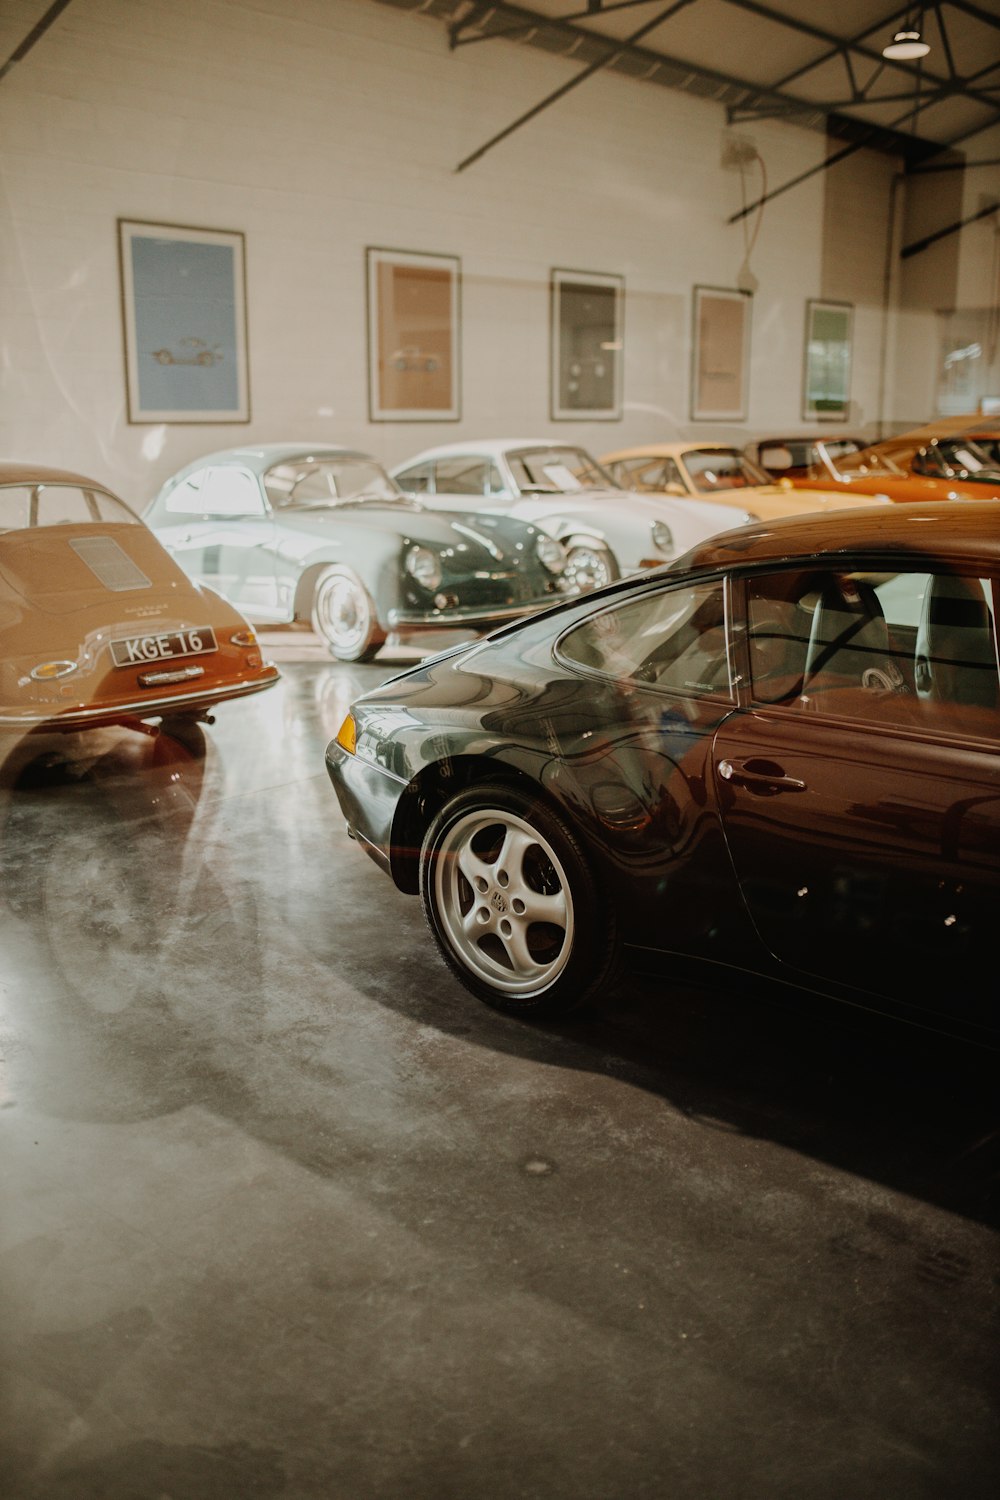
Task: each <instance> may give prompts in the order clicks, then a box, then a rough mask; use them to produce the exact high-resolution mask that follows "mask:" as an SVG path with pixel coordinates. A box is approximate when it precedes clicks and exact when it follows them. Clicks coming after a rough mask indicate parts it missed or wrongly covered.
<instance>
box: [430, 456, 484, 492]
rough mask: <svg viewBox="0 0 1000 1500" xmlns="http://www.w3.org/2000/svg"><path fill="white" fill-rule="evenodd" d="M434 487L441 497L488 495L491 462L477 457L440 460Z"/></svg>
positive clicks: (436, 468)
mask: <svg viewBox="0 0 1000 1500" xmlns="http://www.w3.org/2000/svg"><path fill="white" fill-rule="evenodd" d="M434 487H435V489H436V491H437V493H438V494H439V495H488V494H489V492H490V465H489V462H488V461H487V460H486V459H485V458H477V457H475V456H466V457H456V458H441V459H438V462H437V464H436V465H435V469H434Z"/></svg>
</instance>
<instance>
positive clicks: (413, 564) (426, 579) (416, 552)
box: [406, 547, 441, 589]
mask: <svg viewBox="0 0 1000 1500" xmlns="http://www.w3.org/2000/svg"><path fill="white" fill-rule="evenodd" d="M406 571H407V572H408V573H409V575H410V577H411V578H415V579H416V581H417V582H418V583H419V584H420V586H421V588H425V589H436V588H437V586H438V584H439V583H440V582H441V560H440V558H438V557H435V555H434V553H433V552H431V550H430V549H429V548H428V547H411V548H410V550H409V552H408V553H407V554H406Z"/></svg>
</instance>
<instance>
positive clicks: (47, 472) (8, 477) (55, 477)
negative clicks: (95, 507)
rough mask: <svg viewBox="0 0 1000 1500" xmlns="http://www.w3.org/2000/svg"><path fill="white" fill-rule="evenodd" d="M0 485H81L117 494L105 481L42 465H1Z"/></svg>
mask: <svg viewBox="0 0 1000 1500" xmlns="http://www.w3.org/2000/svg"><path fill="white" fill-rule="evenodd" d="M0 484H80V485H89V486H90V487H91V489H96V490H104V491H106V493H107V494H109V495H114V493H115V492H114V490H112V489H109V487H108V486H107V485H106V484H105V483H104V482H103V480H100V479H92V478H90V477H89V476H88V475H86V474H77V473H76V472H75V471H74V470H72V469H49V468H43V467H42V466H41V465H40V464H14V463H0Z"/></svg>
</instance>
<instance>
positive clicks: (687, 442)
mask: <svg viewBox="0 0 1000 1500" xmlns="http://www.w3.org/2000/svg"><path fill="white" fill-rule="evenodd" d="M694 452H698V453H739V454H742V453H743V449H742V448H741V447H740V445H739V443H718V442H707V443H703V442H700V441H699V439H698V438H686V439H684V440H683V441H681V440H677V439H674V440H672V441H671V442H669V443H641V444H640V445H639V446H638V447H632V448H616V449H615V450H614V452H613V453H604V454H602V455H601V458H600V460H599V462H601V463H610V461H611V460H612V459H615V458H677V457H679V456H680V455H683V454H685V453H694Z"/></svg>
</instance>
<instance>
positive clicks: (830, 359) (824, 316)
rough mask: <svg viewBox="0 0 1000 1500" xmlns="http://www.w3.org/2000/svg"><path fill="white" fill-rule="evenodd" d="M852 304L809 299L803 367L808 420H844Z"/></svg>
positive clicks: (848, 396)
mask: <svg viewBox="0 0 1000 1500" xmlns="http://www.w3.org/2000/svg"><path fill="white" fill-rule="evenodd" d="M853 323H854V306H853V304H852V303H850V302H830V301H823V300H821V299H819V298H812V297H811V298H809V299H808V301H807V302H806V332H805V347H804V351H803V370H802V416H803V420H804V421H807V422H846V421H847V418H848V415H849V413H850V404H851V358H852V352H853V351H852V341H853Z"/></svg>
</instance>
